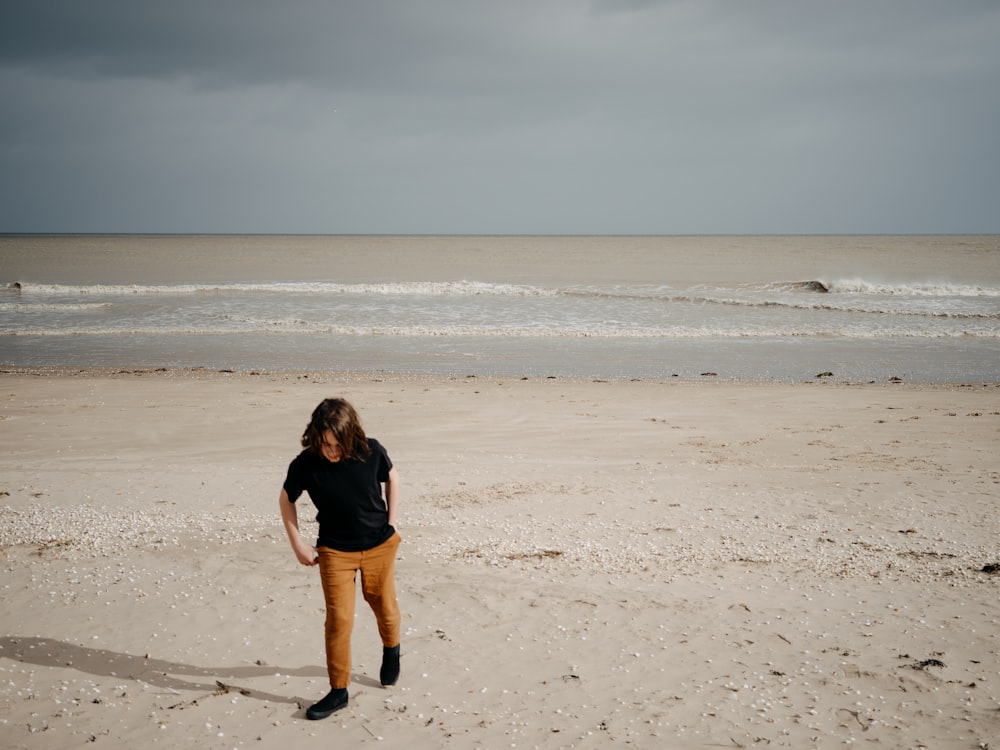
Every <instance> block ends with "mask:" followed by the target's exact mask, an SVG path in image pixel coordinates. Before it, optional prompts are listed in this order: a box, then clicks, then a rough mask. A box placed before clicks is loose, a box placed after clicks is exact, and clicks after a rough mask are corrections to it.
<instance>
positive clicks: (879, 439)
mask: <svg viewBox="0 0 1000 750" xmlns="http://www.w3.org/2000/svg"><path fill="white" fill-rule="evenodd" d="M251 372H252V371H242V372H241V371H234V372H220V371H212V370H206V369H176V370H160V369H158V368H149V369H146V368H131V369H129V370H128V371H125V369H124V368H17V369H16V371H14V368H9V367H5V368H3V371H2V372H0V384H2V385H3V386H4V388H3V391H2V394H3V395H2V397H0V448H2V450H0V477H3V479H2V481H0V529H2V531H0V535H2V536H0V564H2V566H3V569H4V583H3V584H2V586H3V589H2V590H3V595H4V600H5V607H4V611H3V612H2V613H0V630H2V631H3V633H2V636H0V677H2V678H3V679H2V680H0V705H4V706H5V715H4V717H3V718H2V719H0V722H2V723H0V726H2V727H3V728H4V731H5V732H6V733H7V737H8V739H9V741H10V743H11V744H12V746H15V747H17V746H25V747H33V748H48V747H52V748H56V747H68V746H73V745H77V744H80V743H84V742H88V743H92V744H94V745H95V746H98V747H99V746H104V747H120V746H122V745H124V744H128V745H130V746H131V745H141V746H147V745H149V744H151V743H154V742H155V743H156V744H157V745H159V746H162V747H171V748H172V747H177V748H182V747H191V746H193V745H197V746H199V747H206V748H212V749H213V750H214V749H215V748H218V749H219V750H224V749H226V748H233V747H247V746H272V745H280V746H285V747H304V746H306V745H313V744H315V742H316V740H317V739H322V738H327V737H329V739H331V740H332V741H337V742H345V743H349V744H351V745H352V746H362V747H363V746H369V745H370V746H379V747H391V748H397V747H398V748H403V747H406V748H408V749H410V750H432V749H433V750H437V748H441V747H445V748H456V750H458V749H460V748H468V747H470V746H482V747H499V746H501V745H502V746H510V745H516V746H518V747H539V748H545V749H548V748H552V750H556V749H558V748H565V747H571V746H573V747H582V748H589V747H593V748H597V747H607V746H617V745H623V744H631V745H632V746H635V747H663V746H667V747H694V746H705V745H726V746H737V745H742V746H745V747H753V746H763V745H764V744H767V745H768V746H770V747H787V748H801V747H820V748H825V747H835V746H837V747H839V746H842V745H844V744H851V743H855V742H867V741H874V742H877V743H880V744H883V745H885V746H887V747H921V746H926V747H943V748H952V747H954V748H964V747H976V746H977V745H979V746H982V745H981V743H988V742H990V740H991V738H994V737H996V736H1000V710H998V709H1000V636H998V635H997V633H998V629H997V624H998V623H1000V600H998V597H997V591H998V586H1000V575H998V574H997V573H995V572H990V570H992V569H991V568H990V566H991V565H994V564H998V563H1000V541H998V540H1000V519H998V517H997V513H996V510H995V506H996V492H997V488H998V487H1000V474H998V472H997V469H996V456H997V455H998V454H1000V387H998V385H997V384H985V385H983V384H949V385H933V384H932V385H927V384H909V383H878V384H874V385H871V384H867V383H859V384H849V383H840V382H831V381H829V380H823V381H820V382H812V381H807V382H804V383H756V382H754V383H749V382H732V381H724V380H716V379H706V380H705V381H696V382H692V381H684V380H678V379H672V378H671V379H665V380H659V381H653V380H642V381H635V380H628V381H624V380H622V381H601V382H594V381H592V380H589V379H588V380H580V379H571V378H561V377H560V378H555V379H549V378H530V379H527V380H522V379H519V378H517V377H511V378H502V377H485V376H478V377H472V378H470V377H463V376H404V375H399V374H390V373H357V372H354V373H350V372H348V373H333V372H328V371H294V372H291V371H289V372H285V371H278V372H264V371H258V372H259V374H257V375H252V374H250V373H251ZM665 386H668V387H665ZM669 386H674V387H669ZM810 386H812V387H810ZM331 391H336V393H331ZM328 395H344V396H346V397H347V398H349V399H350V400H351V401H352V402H353V403H355V405H356V406H357V407H358V409H359V411H360V412H361V416H362V419H363V421H364V423H365V427H366V429H367V430H368V432H369V434H371V435H373V436H374V437H377V438H379V439H380V441H382V442H383V444H385V445H386V447H387V449H388V450H389V453H390V456H391V457H392V459H393V461H394V463H395V464H396V465H397V467H398V468H399V470H400V474H401V480H402V483H403V497H402V504H401V521H400V526H401V528H400V533H401V535H402V536H403V540H404V543H403V547H402V548H401V553H400V560H399V565H398V574H397V579H398V585H399V595H400V604H401V607H402V609H403V616H404V623H403V628H404V636H403V642H404V648H403V673H402V678H401V680H400V683H399V684H398V685H397V686H396V687H393V688H391V689H383V688H381V687H379V685H378V681H377V671H378V666H379V659H380V656H381V649H380V648H379V643H378V636H377V633H375V632H374V626H373V624H372V623H371V622H369V620H370V619H371V618H369V617H367V616H366V614H365V612H364V610H363V607H364V606H365V605H364V603H363V602H359V610H358V611H359V617H358V623H357V626H356V628H355V634H354V639H353V644H354V648H353V650H354V661H355V664H354V676H353V681H352V686H351V703H350V705H349V706H348V708H346V709H345V710H344V711H342V712H339V713H338V714H336V715H335V716H334V717H332V718H330V719H328V720H326V721H324V722H318V723H317V722H309V721H306V720H305V719H304V709H305V706H307V705H309V703H311V702H312V701H314V700H316V699H317V698H319V697H321V696H322V695H323V694H324V693H325V692H326V689H327V687H328V686H327V685H326V679H325V670H324V668H323V656H322V618H323V614H322V610H323V605H322V596H321V593H320V590H319V584H318V581H317V580H315V576H314V575H312V573H311V572H310V571H306V570H304V569H302V568H301V566H298V565H297V564H296V563H295V560H294V558H293V556H292V554H291V551H290V550H289V549H288V543H287V540H286V539H285V537H284V531H283V529H282V528H281V524H280V520H279V517H278V513H277V502H276V501H277V493H278V488H279V487H280V482H281V479H282V477H283V473H284V470H285V467H286V466H287V463H288V461H289V460H290V459H291V458H292V457H293V455H294V454H295V453H296V452H297V451H298V449H299V447H298V437H299V435H300V434H301V431H302V427H303V426H304V424H305V421H306V420H307V418H308V412H309V410H311V408H312V407H313V406H314V405H315V403H317V402H318V401H319V400H320V399H321V398H323V397H326V396H328ZM300 517H301V518H302V520H303V527H304V529H306V533H307V534H308V533H309V532H308V529H309V528H310V524H311V523H312V522H311V520H309V519H310V518H311V514H310V513H308V512H302V513H300Z"/></svg>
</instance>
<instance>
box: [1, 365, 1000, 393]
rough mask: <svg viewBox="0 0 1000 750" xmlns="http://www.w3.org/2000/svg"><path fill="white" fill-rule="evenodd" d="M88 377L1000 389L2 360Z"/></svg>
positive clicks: (821, 380)
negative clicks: (83, 363) (33, 363)
mask: <svg viewBox="0 0 1000 750" xmlns="http://www.w3.org/2000/svg"><path fill="white" fill-rule="evenodd" d="M8 376H13V377H50V378H65V377H85V378H109V377H123V376H140V377H141V376H156V377H163V378H178V377H190V378H203V379H212V378H222V379H225V378H229V379H233V378H263V379H271V380H298V379H305V378H323V379H324V380H326V381H327V382H333V381H337V382H344V383H362V382H395V383H435V382H441V383H449V382H457V381H471V380H479V381H483V382H487V381H499V382H506V383H511V382H534V383H538V382H553V383H556V382H558V383H568V384H587V383H606V384H615V385H618V384H626V383H642V384H655V385H680V384H684V385H709V384H717V385H741V386H751V387H763V388H766V387H779V388H780V387H785V386H807V385H818V386H853V387H869V386H891V387H893V388H900V387H906V388H918V389H924V388H927V389H931V390H948V389H951V388H978V387H982V388H1000V380H982V379H981V380H961V381H953V382H939V381H935V382H925V381H910V380H907V379H906V378H905V377H900V376H890V377H886V378H879V379H877V380H875V379H872V380H864V379H862V380H845V379H840V378H838V377H837V376H836V374H835V373H817V374H816V375H815V376H814V377H812V378H804V379H800V380H779V379H751V378H739V377H724V376H721V375H720V374H719V373H716V372H708V371H707V372H704V373H701V374H699V375H697V376H681V375H673V374H672V375H669V376H662V377H648V376H647V377H635V376H620V377H615V376H608V377H581V376H571V375H526V374H521V375H517V374H512V375H503V374H479V373H471V372H470V373H468V374H457V373H455V374H439V373H424V372H399V371H395V370H385V371H382V370H370V371H369V370H357V369H354V370H352V369H321V368H296V369H269V368H217V367H209V366H204V367H202V366H199V367H187V366H174V367H161V366H135V367H123V366H113V365H111V366H96V365H0V377H8Z"/></svg>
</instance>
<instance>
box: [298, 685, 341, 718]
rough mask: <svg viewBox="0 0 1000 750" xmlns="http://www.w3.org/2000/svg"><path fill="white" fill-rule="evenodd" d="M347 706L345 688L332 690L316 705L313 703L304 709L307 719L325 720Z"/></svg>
mask: <svg viewBox="0 0 1000 750" xmlns="http://www.w3.org/2000/svg"><path fill="white" fill-rule="evenodd" d="M346 705H347V688H334V689H333V690H331V691H330V692H329V693H327V694H326V697H325V698H324V699H323V700H321V701H319V702H318V703H313V704H312V705H311V706H309V708H307V709H306V718H307V719H325V718H326V717H327V716H329V715H330V714H332V713H333V712H334V711H339V710H340V709H341V708H343V707H344V706H346Z"/></svg>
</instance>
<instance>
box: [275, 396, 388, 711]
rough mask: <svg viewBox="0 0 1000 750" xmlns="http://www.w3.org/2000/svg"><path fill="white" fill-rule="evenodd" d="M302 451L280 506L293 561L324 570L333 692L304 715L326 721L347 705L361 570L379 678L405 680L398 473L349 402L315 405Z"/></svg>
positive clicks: (328, 660)
mask: <svg viewBox="0 0 1000 750" xmlns="http://www.w3.org/2000/svg"><path fill="white" fill-rule="evenodd" d="M302 446H303V448H304V450H303V451H302V452H301V453H300V454H299V455H298V456H296V458H295V459H294V460H293V461H292V462H291V464H290V465H289V467H288V474H287V476H286V478H285V482H284V485H283V486H282V489H281V495H280V498H279V501H278V503H279V505H280V507H281V519H282V521H283V523H284V525H285V531H286V532H287V533H288V541H289V542H290V543H291V545H292V550H293V551H294V552H295V557H296V558H298V561H299V562H300V563H302V564H303V565H307V566H313V565H318V566H319V572H320V579H321V581H322V584H323V596H324V598H325V599H326V629H325V634H326V664H327V671H328V672H329V675H330V692H329V693H328V694H327V695H326V696H325V697H324V698H323V699H322V700H320V701H319V702H317V703H315V704H313V705H312V706H310V707H309V708H308V710H307V711H306V716H307V717H308V718H310V719H325V718H326V717H327V716H329V715H330V714H332V713H333V712H334V711H337V710H339V709H341V708H343V707H344V706H346V705H347V701H348V693H347V686H348V684H349V683H350V680H351V628H352V626H353V624H354V597H355V579H356V574H357V572H358V571H361V590H362V593H363V595H364V598H365V601H366V602H368V604H369V605H370V606H371V608H372V611H373V612H374V613H375V620H376V622H377V623H378V631H379V636H380V637H381V639H382V667H381V670H380V672H379V679H380V681H381V683H382V685H386V686H388V685H394V684H395V683H396V680H398V679H399V632H400V626H399V622H400V615H399V605H398V604H397V602H396V587H395V567H396V550H397V549H398V547H399V543H400V536H399V534H398V533H397V532H396V529H395V525H396V518H397V512H398V506H399V475H398V473H397V472H396V469H395V468H393V465H392V461H390V460H389V456H388V454H387V453H386V451H385V448H383V447H382V445H381V444H380V443H379V442H378V441H377V440H374V439H373V438H369V437H367V436H366V435H365V432H364V429H362V427H361V420H360V419H359V418H358V414H357V412H356V411H355V410H354V407H353V406H351V405H350V404H349V403H348V402H347V401H345V400H343V399H339V398H330V399H326V400H324V401H323V402H322V403H320V404H319V406H317V407H316V409H315V410H314V411H313V413H312V418H311V419H310V421H309V424H308V425H307V426H306V430H305V432H304V433H303V435H302ZM382 485H385V494H384V495H383V491H382ZM303 492H306V493H307V494H308V495H309V497H310V499H311V500H312V501H313V504H314V505H315V506H316V510H317V514H316V520H317V521H318V522H319V538H318V539H317V540H316V545H315V546H312V545H310V544H308V543H307V542H306V541H304V540H303V539H302V537H301V535H300V533H299V522H298V514H297V511H296V506H295V501H296V500H298V498H299V497H300V496H301V495H302V493H303Z"/></svg>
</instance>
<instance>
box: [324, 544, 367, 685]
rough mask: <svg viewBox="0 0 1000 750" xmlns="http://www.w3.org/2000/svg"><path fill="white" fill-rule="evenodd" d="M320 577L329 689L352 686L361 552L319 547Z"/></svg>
mask: <svg viewBox="0 0 1000 750" xmlns="http://www.w3.org/2000/svg"><path fill="white" fill-rule="evenodd" d="M317 552H318V553H319V573H320V579H321V581H322V583H323V598H324V599H325V600H326V628H325V641H326V669H327V672H328V673H329V675H330V687H332V688H346V687H347V686H348V685H349V684H350V682H351V630H352V629H353V627H354V596H355V576H356V572H357V570H358V567H359V564H360V556H361V553H360V552H341V551H339V550H333V549H329V548H328V547H319V548H318V550H317Z"/></svg>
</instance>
